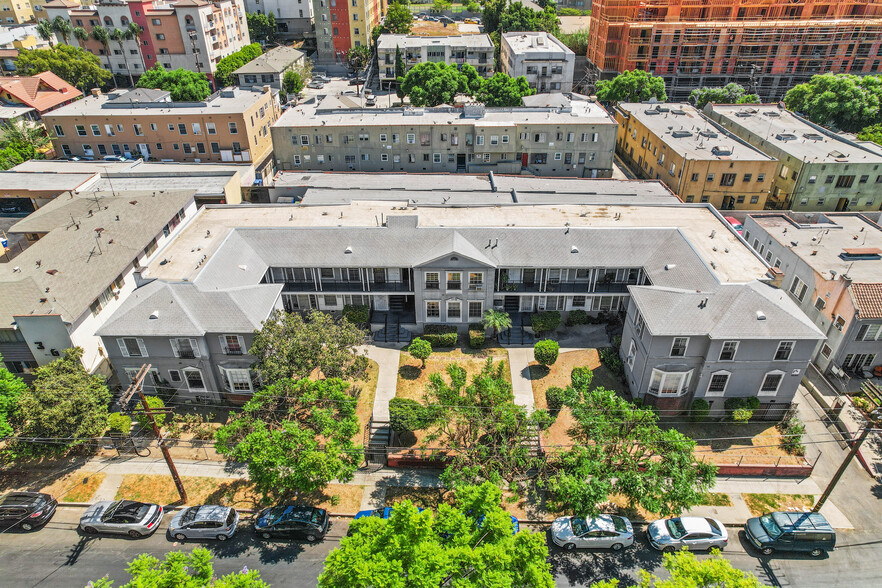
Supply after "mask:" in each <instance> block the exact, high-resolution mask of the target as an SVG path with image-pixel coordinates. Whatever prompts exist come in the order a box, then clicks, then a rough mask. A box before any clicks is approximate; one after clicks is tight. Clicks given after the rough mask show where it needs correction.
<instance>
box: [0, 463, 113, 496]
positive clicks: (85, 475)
mask: <svg viewBox="0 0 882 588" xmlns="http://www.w3.org/2000/svg"><path fill="white" fill-rule="evenodd" d="M106 477H107V474H105V473H103V472H92V471H85V470H76V471H73V472H70V473H67V474H60V473H50V472H46V471H45V470H42V471H41V470H28V471H21V470H18V471H14V472H12V471H9V472H3V474H2V475H0V494H3V493H5V492H6V491H10V490H22V491H30V492H44V493H46V494H51V495H52V496H54V497H55V498H56V499H57V500H58V502H90V501H91V500H92V497H93V496H94V495H95V491H96V490H97V489H98V486H100V485H101V482H103V481H104V478H106ZM47 482H48V484H47Z"/></svg>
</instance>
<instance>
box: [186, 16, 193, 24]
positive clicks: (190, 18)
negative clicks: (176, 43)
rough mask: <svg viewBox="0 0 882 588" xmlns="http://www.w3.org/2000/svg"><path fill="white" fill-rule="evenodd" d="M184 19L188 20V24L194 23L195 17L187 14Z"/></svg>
mask: <svg viewBox="0 0 882 588" xmlns="http://www.w3.org/2000/svg"><path fill="white" fill-rule="evenodd" d="M184 21H185V22H186V24H188V25H192V24H193V17H192V16H190V15H187V17H186V18H185V19H184Z"/></svg>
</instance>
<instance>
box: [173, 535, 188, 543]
mask: <svg viewBox="0 0 882 588" xmlns="http://www.w3.org/2000/svg"><path fill="white" fill-rule="evenodd" d="M175 539H177V540H178V541H186V540H187V536H186V535H184V534H183V533H175Z"/></svg>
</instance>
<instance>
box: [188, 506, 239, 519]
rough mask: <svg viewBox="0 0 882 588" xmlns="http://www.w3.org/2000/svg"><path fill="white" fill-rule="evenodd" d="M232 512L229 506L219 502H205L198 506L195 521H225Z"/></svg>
mask: <svg viewBox="0 0 882 588" xmlns="http://www.w3.org/2000/svg"><path fill="white" fill-rule="evenodd" d="M229 513H230V507H229V506H221V505H219V504H203V505H202V506H200V507H198V510H197V511H196V516H195V517H194V518H193V520H194V521H225V520H226V519H227V515H228V514H229Z"/></svg>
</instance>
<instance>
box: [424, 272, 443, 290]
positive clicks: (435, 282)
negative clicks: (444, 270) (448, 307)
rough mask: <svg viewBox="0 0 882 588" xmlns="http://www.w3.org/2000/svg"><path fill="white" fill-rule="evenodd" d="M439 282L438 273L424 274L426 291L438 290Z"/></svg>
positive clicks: (439, 275)
mask: <svg viewBox="0 0 882 588" xmlns="http://www.w3.org/2000/svg"><path fill="white" fill-rule="evenodd" d="M440 282H441V274H440V273H439V272H426V290H437V289H439V288H440V287H441V286H440Z"/></svg>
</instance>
